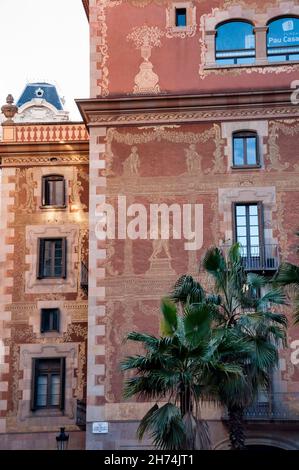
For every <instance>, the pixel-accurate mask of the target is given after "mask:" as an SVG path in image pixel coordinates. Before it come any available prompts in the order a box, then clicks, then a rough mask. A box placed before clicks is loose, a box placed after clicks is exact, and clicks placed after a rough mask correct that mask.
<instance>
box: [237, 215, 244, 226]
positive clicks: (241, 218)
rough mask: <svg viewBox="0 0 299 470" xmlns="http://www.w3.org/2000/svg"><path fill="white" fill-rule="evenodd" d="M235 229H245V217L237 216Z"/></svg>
mask: <svg viewBox="0 0 299 470" xmlns="http://www.w3.org/2000/svg"><path fill="white" fill-rule="evenodd" d="M237 227H246V217H243V216H241V215H238V216H237Z"/></svg>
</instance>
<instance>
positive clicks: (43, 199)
mask: <svg viewBox="0 0 299 470" xmlns="http://www.w3.org/2000/svg"><path fill="white" fill-rule="evenodd" d="M46 184H47V178H46V177H45V176H43V177H42V205H43V206H45V205H46Z"/></svg>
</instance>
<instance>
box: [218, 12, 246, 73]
mask: <svg viewBox="0 0 299 470" xmlns="http://www.w3.org/2000/svg"><path fill="white" fill-rule="evenodd" d="M215 41H216V44H215V49H216V63H217V64H219V65H221V64H222V65H234V64H253V63H254V62H255V35H254V26H253V25H252V24H251V23H249V22H248V21H239V20H232V21H227V22H225V23H222V24H219V25H218V26H217V27H216V38H215Z"/></svg>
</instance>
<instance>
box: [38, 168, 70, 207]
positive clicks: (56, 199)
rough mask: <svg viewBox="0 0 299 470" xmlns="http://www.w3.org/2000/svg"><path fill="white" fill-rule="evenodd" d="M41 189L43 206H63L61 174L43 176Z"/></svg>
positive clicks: (63, 196)
mask: <svg viewBox="0 0 299 470" xmlns="http://www.w3.org/2000/svg"><path fill="white" fill-rule="evenodd" d="M42 190H43V197H42V204H43V206H56V207H64V206H65V181H64V177H63V176H59V175H49V176H43V181H42Z"/></svg>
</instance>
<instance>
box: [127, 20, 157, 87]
mask: <svg viewBox="0 0 299 470" xmlns="http://www.w3.org/2000/svg"><path fill="white" fill-rule="evenodd" d="M163 36H164V33H163V31H161V30H160V29H159V28H158V27H157V26H146V25H144V26H142V27H140V28H138V27H135V28H134V29H133V31H132V32H131V33H130V34H129V35H128V36H127V40H128V41H133V42H134V44H135V47H136V49H140V50H141V57H142V58H143V59H144V60H143V62H142V63H141V65H140V70H139V73H138V74H137V75H136V77H135V86H134V93H135V94H144V93H145V94H149V93H160V87H159V77H158V75H157V74H156V73H155V72H154V71H153V64H152V63H151V62H150V61H149V58H150V56H151V53H152V48H153V47H160V46H161V37H163Z"/></svg>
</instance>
